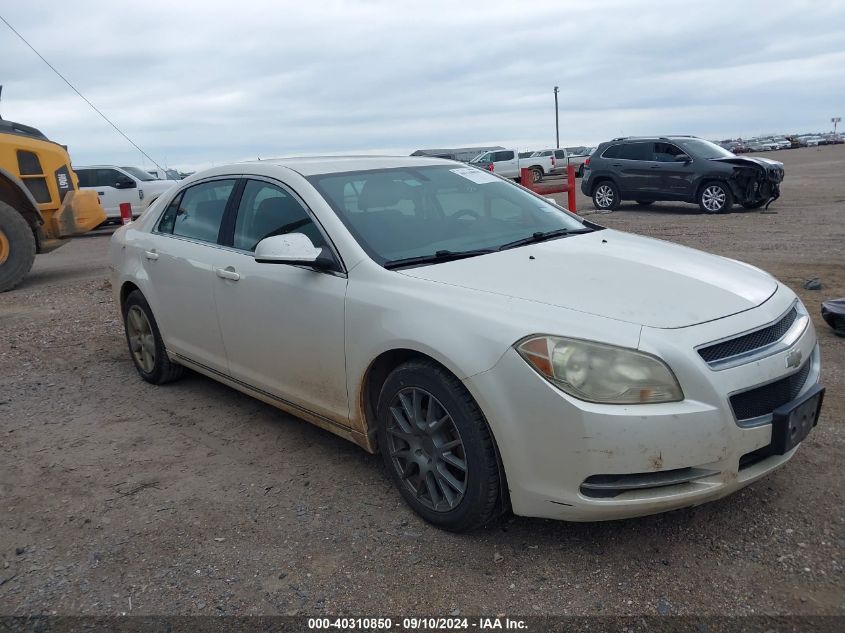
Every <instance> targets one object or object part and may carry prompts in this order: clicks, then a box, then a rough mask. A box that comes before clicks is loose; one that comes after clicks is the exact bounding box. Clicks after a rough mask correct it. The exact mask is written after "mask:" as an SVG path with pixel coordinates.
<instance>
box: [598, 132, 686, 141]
mask: <svg viewBox="0 0 845 633" xmlns="http://www.w3.org/2000/svg"><path fill="white" fill-rule="evenodd" d="M686 140H700V137H698V136H690V135H689V134H672V135H669V136H620V137H618V138H614V139H611V140H610V141H607V142H608V143H641V142H643V141H686Z"/></svg>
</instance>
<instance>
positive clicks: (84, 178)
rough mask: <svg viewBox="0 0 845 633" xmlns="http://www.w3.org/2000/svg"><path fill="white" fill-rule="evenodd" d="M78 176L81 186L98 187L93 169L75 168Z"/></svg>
mask: <svg viewBox="0 0 845 633" xmlns="http://www.w3.org/2000/svg"><path fill="white" fill-rule="evenodd" d="M74 171H75V172H76V177H77V178H78V179H79V186H80V187H96V186H97V185H96V184H95V182H94V170H93V169H75V170H74Z"/></svg>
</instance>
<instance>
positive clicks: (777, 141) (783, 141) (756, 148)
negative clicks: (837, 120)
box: [715, 133, 845, 154]
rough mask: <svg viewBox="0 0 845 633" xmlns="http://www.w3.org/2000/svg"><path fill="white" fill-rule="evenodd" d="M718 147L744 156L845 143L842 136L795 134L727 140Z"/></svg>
mask: <svg viewBox="0 0 845 633" xmlns="http://www.w3.org/2000/svg"><path fill="white" fill-rule="evenodd" d="M715 142H716V144H717V145H720V146H721V147H723V148H725V149H726V150H728V151H730V152H733V153H734V154H744V153H747V152H768V151H774V150H779V149H796V148H799V147H817V146H819V145H837V144H840V143H845V139H843V138H842V136H841V135H840V134H833V133H831V134H794V135H789V136H761V137H756V138H749V139H736V140H734V139H727V140H724V141H715Z"/></svg>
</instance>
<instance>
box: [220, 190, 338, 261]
mask: <svg viewBox="0 0 845 633" xmlns="http://www.w3.org/2000/svg"><path fill="white" fill-rule="evenodd" d="M286 233H302V234H304V235H306V236H308V238H309V239H310V240H311V243H312V244H314V246H317V247H321V246H324V245H325V240H324V239H323V235H322V233H320V229H319V228H318V227H317V225H316V224H315V223H314V221H313V220H312V219H311V216H310V215H308V212H307V211H306V210H305V207H303V206H302V205H301V204H300V202H299V201H298V200H297V199H296V198H295V197H294V196H293V195H292V194H291V193H290V192H289V191H286V190H284V189H283V188H281V187H278V186H276V185H273V184H270V183H268V182H263V181H260V180H248V181H247V183H246V187H244V192H243V195H242V196H241V202H240V205H239V206H238V215H237V218H236V219H235V237H234V242H233V246H234V247H235V248H237V249H240V250H243V251H250V252H252V251H254V250H255V247H256V246H257V245H258V242H260V241H261V240H263V239H264V238H265V237H270V236H273V235H285V234H286Z"/></svg>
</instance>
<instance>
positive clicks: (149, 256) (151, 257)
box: [144, 250, 158, 261]
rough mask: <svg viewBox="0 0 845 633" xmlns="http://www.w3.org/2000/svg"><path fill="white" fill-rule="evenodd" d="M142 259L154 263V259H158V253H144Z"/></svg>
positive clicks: (153, 251)
mask: <svg viewBox="0 0 845 633" xmlns="http://www.w3.org/2000/svg"><path fill="white" fill-rule="evenodd" d="M144 257H146V258H147V259H149V260H152V261H155V260H156V259H158V253H156V252H155V250H152V251H144Z"/></svg>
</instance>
